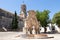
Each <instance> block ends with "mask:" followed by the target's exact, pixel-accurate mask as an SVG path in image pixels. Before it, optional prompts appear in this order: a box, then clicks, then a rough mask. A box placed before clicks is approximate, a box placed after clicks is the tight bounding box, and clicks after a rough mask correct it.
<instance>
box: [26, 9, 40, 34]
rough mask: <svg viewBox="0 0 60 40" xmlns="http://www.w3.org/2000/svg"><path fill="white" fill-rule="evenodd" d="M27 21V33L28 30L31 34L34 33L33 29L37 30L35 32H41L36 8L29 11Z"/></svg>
mask: <svg viewBox="0 0 60 40" xmlns="http://www.w3.org/2000/svg"><path fill="white" fill-rule="evenodd" d="M25 23H26V24H25V29H26V33H27V31H29V32H30V34H32V30H35V34H39V33H40V31H39V30H40V29H39V23H38V21H37V18H36V12H35V11H34V10H30V11H28V16H27V18H26V19H25ZM33 27H34V28H33Z"/></svg>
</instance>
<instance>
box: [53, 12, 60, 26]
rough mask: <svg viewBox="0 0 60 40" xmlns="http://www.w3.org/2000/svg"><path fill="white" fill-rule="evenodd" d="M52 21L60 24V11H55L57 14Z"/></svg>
mask: <svg viewBox="0 0 60 40" xmlns="http://www.w3.org/2000/svg"><path fill="white" fill-rule="evenodd" d="M52 22H53V23H56V24H58V26H60V12H57V13H55V15H54V16H53V19H52Z"/></svg>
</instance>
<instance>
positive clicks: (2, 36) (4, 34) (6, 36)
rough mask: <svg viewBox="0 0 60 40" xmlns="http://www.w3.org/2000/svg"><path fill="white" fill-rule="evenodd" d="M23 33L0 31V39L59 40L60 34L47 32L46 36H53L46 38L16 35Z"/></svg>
mask: <svg viewBox="0 0 60 40" xmlns="http://www.w3.org/2000/svg"><path fill="white" fill-rule="evenodd" d="M21 34H23V32H0V40H60V34H47V35H48V36H54V38H48V39H26V38H22V37H20V36H19V37H17V36H18V35H21Z"/></svg>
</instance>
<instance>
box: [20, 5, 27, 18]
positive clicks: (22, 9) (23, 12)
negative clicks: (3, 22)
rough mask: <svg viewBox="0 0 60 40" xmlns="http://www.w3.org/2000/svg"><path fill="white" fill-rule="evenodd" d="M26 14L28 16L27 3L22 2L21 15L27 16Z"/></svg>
mask: <svg viewBox="0 0 60 40" xmlns="http://www.w3.org/2000/svg"><path fill="white" fill-rule="evenodd" d="M26 16H27V13H26V5H25V4H22V5H21V11H20V17H22V18H26Z"/></svg>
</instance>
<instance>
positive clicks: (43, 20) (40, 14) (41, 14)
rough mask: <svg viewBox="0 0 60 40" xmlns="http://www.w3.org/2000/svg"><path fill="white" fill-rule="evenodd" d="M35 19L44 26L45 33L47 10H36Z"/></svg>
mask: <svg viewBox="0 0 60 40" xmlns="http://www.w3.org/2000/svg"><path fill="white" fill-rule="evenodd" d="M36 13H37V14H36V17H37V20H38V21H39V22H40V24H41V26H42V27H43V28H44V32H45V33H46V30H47V28H46V27H47V24H48V23H49V13H50V11H49V10H44V11H42V12H39V11H36Z"/></svg>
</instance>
